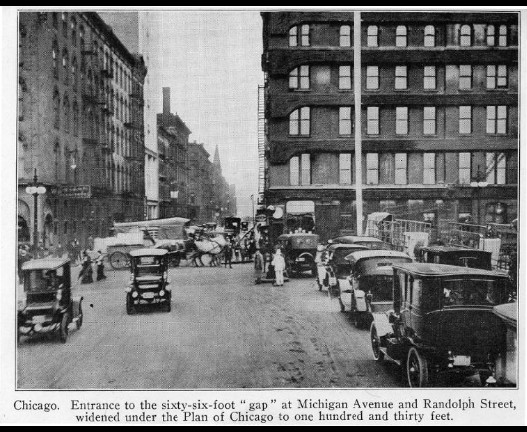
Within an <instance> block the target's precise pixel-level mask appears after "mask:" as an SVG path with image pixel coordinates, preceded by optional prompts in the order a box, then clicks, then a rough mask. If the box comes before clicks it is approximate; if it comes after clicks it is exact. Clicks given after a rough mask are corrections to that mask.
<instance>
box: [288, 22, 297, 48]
mask: <svg viewBox="0 0 527 432" xmlns="http://www.w3.org/2000/svg"><path fill="white" fill-rule="evenodd" d="M297 45H298V27H297V26H294V27H291V28H290V29H289V46H290V47H296V46H297Z"/></svg>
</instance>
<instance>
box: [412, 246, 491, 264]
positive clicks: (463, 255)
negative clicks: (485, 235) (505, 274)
mask: <svg viewBox="0 0 527 432" xmlns="http://www.w3.org/2000/svg"><path fill="white" fill-rule="evenodd" d="M415 255H416V261H418V262H423V263H435V264H450V265H457V266H463V267H472V268H479V269H484V270H492V261H491V256H492V254H491V252H487V251H484V250H479V249H469V248H462V247H455V246H441V245H434V246H422V247H417V248H416V254H415Z"/></svg>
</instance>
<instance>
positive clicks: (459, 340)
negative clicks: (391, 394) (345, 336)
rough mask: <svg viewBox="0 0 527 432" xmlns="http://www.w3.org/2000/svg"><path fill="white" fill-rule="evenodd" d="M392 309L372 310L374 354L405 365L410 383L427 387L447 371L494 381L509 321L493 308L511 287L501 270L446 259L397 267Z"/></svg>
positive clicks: (507, 294)
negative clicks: (506, 322)
mask: <svg viewBox="0 0 527 432" xmlns="http://www.w3.org/2000/svg"><path fill="white" fill-rule="evenodd" d="M393 269H394V277H393V310H392V311H390V312H388V313H373V317H374V320H373V322H372V324H371V327H370V340H371V344H372V350H373V357H374V358H375V360H377V361H382V360H383V359H384V358H385V357H389V358H390V359H392V360H394V361H395V362H396V363H398V364H399V365H401V366H402V367H403V368H404V369H405V370H406V378H407V382H408V385H409V386H410V387H427V386H429V385H430V384H431V383H432V382H433V381H434V380H435V378H436V377H439V376H440V375H442V374H450V373H457V374H459V375H462V376H469V375H475V374H478V373H479V377H480V380H481V383H483V384H489V383H492V382H495V381H496V380H495V378H494V377H493V374H494V371H495V366H496V362H497V359H498V356H499V355H500V353H502V352H503V351H504V349H505V342H506V326H505V324H504V322H503V321H502V320H501V319H500V318H499V317H498V316H497V315H496V314H495V313H494V312H493V308H494V306H497V305H500V304H503V303H506V302H507V301H508V299H509V296H510V291H511V289H512V286H511V283H510V280H509V278H508V277H507V275H504V274H503V273H500V272H494V271H488V270H481V269H473V268H468V267H459V266H451V265H445V264H427V263H407V264H395V265H394V266H393Z"/></svg>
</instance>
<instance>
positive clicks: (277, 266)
mask: <svg viewBox="0 0 527 432" xmlns="http://www.w3.org/2000/svg"><path fill="white" fill-rule="evenodd" d="M271 264H272V265H273V266H274V272H275V281H276V282H275V285H277V286H283V285H284V270H285V259H284V256H283V255H282V251H281V250H280V248H278V249H276V253H275V254H274V257H273V261H272V263H271Z"/></svg>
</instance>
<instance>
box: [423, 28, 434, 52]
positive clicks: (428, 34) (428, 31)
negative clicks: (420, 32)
mask: <svg viewBox="0 0 527 432" xmlns="http://www.w3.org/2000/svg"><path fill="white" fill-rule="evenodd" d="M424 46H425V47H435V46H436V30H435V27H434V26H432V25H427V26H426V27H425V38H424Z"/></svg>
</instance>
